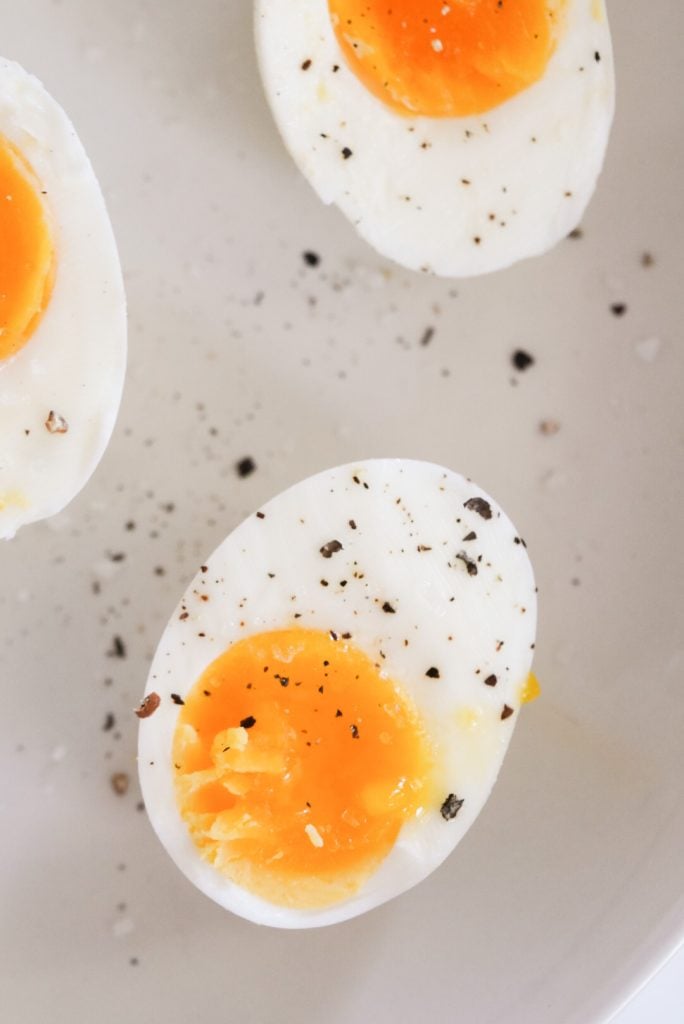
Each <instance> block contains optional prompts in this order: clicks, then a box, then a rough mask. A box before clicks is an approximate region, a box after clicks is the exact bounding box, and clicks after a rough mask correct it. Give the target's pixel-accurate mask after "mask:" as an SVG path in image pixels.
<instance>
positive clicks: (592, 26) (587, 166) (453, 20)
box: [255, 0, 614, 277]
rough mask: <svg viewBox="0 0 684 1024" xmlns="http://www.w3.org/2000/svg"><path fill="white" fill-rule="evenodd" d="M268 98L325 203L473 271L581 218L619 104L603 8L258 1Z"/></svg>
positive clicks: (396, 240) (425, 260) (376, 240)
mask: <svg viewBox="0 0 684 1024" xmlns="http://www.w3.org/2000/svg"><path fill="white" fill-rule="evenodd" d="M255 11H256V42H257V52H258V57H259V64H260V68H261V75H262V79H263V83H264V87H265V91H266V95H267V98H268V101H269V103H270V106H271V108H272V111H273V114H274V116H275V120H276V122H277V124H278V127H279V129H280V132H281V134H282V136H283V139H284V141H285V144H286V145H287V147H288V149H289V151H290V153H291V154H292V156H293V158H294V160H295V162H296V163H297V164H298V166H299V168H300V169H301V171H302V172H303V174H304V175H305V176H306V177H307V178H308V180H309V181H310V183H311V184H312V185H313V187H314V189H315V190H316V192H317V193H318V195H319V196H320V198H321V199H322V200H323V201H324V202H325V203H336V204H337V205H338V206H339V208H340V209H341V210H342V211H343V213H345V214H346V216H347V217H348V218H349V220H350V221H351V222H352V224H353V225H354V226H355V227H356V229H357V230H358V231H359V233H360V234H361V235H362V236H363V237H364V238H365V239H366V240H367V241H368V242H370V244H371V245H372V246H374V247H375V248H376V249H377V250H378V251H379V252H380V253H382V254H383V255H385V256H387V257H389V258H390V259H393V260H395V261H396V262H397V263H400V264H402V265H403V266H405V267H409V268H411V269H413V270H420V271H425V272H432V273H435V274H440V275H444V276H447V277H466V276H470V275H475V274H483V273H486V272H488V271H493V270H497V269H500V268H502V267H506V266H508V265H509V264H511V263H514V262H515V261H516V260H520V259H523V258H525V257H528V256H534V255H538V254H540V253H543V252H545V251H546V250H548V249H550V248H551V247H552V246H553V245H555V244H556V243H557V242H558V241H559V240H560V239H562V238H564V237H565V236H566V235H567V234H568V233H569V232H570V231H571V230H572V229H573V228H574V227H575V226H576V225H577V223H578V222H579V220H580V218H581V217H582V214H583V213H584V210H585V208H586V206H587V204H588V202H589V199H590V197H591V195H592V193H593V191H594V188H595V186H596V181H597V178H598V175H599V172H600V170H601V166H602V164H603V159H604V155H605V151H606V146H607V142H608V136H609V132H610V125H611V122H612V117H613V108H614V75H613V60H612V50H611V39H610V31H609V27H608V21H607V16H606V12H605V8H604V4H603V0H392V2H391V3H387V2H385V0H300V2H299V3H297V4H292V3H291V2H290V0H256V5H255Z"/></svg>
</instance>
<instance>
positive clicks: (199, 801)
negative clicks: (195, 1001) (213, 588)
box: [173, 628, 435, 908]
mask: <svg viewBox="0 0 684 1024" xmlns="http://www.w3.org/2000/svg"><path fill="white" fill-rule="evenodd" d="M173 760H174V769H175V786H176V796H177V801H178V806H179V809H180V812H181V815H182V817H183V819H184V821H185V823H186V824H187V826H188V829H189V831H190V834H191V836H192V838H193V840H194V842H195V844H196V845H197V846H198V848H199V849H200V851H201V853H202V855H203V856H204V857H205V859H207V860H208V861H210V862H211V863H213V864H214V865H215V866H216V867H217V868H218V869H219V870H221V871H222V872H224V873H225V874H226V875H227V876H228V877H229V878H231V879H233V880H234V881H236V882H237V883H238V884H240V885H242V886H244V887H245V888H247V889H249V890H251V891H252V892H254V893H256V894H257V895H259V896H261V897H263V898H265V899H268V900H269V901H270V902H272V903H279V904H281V905H286V906H292V907H300V908H304V907H320V906H327V905H330V904H332V903H336V902H339V901H340V900H343V899H345V898H347V897H349V896H350V895H352V894H353V893H354V892H355V891H356V890H357V889H358V888H359V886H360V885H361V884H362V883H363V882H364V881H365V880H366V879H367V878H368V876H369V875H370V874H371V873H372V872H373V871H374V870H375V869H376V868H377V866H378V865H379V864H380V862H381V861H382V860H383V859H384V857H386V855H387V854H388V853H389V851H390V850H391V848H392V846H393V844H394V841H395V840H396V838H397V835H398V833H399V830H400V828H401V826H402V825H403V824H404V822H406V821H408V820H409V819H411V818H415V817H416V816H417V815H419V814H420V813H421V809H422V808H423V807H424V806H426V805H427V804H428V803H432V804H434V802H435V800H434V794H433V792H432V782H431V778H432V768H433V761H432V755H431V751H430V747H429V745H428V741H427V738H426V736H425V733H424V731H423V729H422V726H421V724H420V721H419V718H418V714H417V712H416V710H415V708H414V707H413V706H412V704H411V703H410V702H409V700H408V698H407V697H406V696H405V695H403V694H402V693H401V692H400V691H399V689H398V688H397V687H396V686H395V685H394V684H393V683H392V682H391V681H390V680H388V679H386V678H382V677H381V676H380V674H379V671H378V667H377V666H376V665H374V663H373V662H372V661H371V660H370V659H369V658H368V657H367V656H366V655H365V654H364V653H362V652H361V651H360V650H358V649H357V648H355V647H354V646H353V645H352V644H351V643H348V642H347V641H345V640H342V639H340V640H338V641H335V640H333V639H332V637H331V636H330V635H329V634H327V633H321V632H318V631H317V630H305V629H296V628H293V629H288V630H281V631H277V632H271V633H260V634H257V635H255V636H252V637H249V638H247V639H245V640H241V641H239V642H238V643H236V644H235V645H234V646H232V647H230V648H229V649H228V650H227V651H226V652H225V653H224V654H222V655H221V656H220V657H219V658H217V659H216V661H214V662H213V663H212V664H211V665H210V666H209V668H208V669H207V670H206V671H205V673H204V674H203V675H202V676H201V678H200V679H199V681H198V682H197V683H196V684H195V686H194V687H193V689H192V690H191V692H190V694H189V695H188V696H187V697H186V698H185V706H184V707H181V709H180V713H179V717H178V723H177V726H176V732H175V736H174V742H173Z"/></svg>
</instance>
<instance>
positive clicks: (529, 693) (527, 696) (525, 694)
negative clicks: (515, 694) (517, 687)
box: [520, 672, 541, 704]
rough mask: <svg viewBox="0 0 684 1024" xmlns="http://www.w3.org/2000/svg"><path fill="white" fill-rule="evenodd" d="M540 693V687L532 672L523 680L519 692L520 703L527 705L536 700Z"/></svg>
mask: <svg viewBox="0 0 684 1024" xmlns="http://www.w3.org/2000/svg"><path fill="white" fill-rule="evenodd" d="M540 693H541V686H540V685H539V680H538V679H537V677H536V676H535V674H534V672H530V674H529V675H528V677H527V679H526V680H525V685H524V686H523V688H522V690H521V691H520V703H521V704H529V703H530V701H532V700H536V699H537V697H538V696H539V694H540Z"/></svg>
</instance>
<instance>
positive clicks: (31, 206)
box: [0, 135, 55, 362]
mask: <svg viewBox="0 0 684 1024" xmlns="http://www.w3.org/2000/svg"><path fill="white" fill-rule="evenodd" d="M54 274H55V251H54V246H53V243H52V238H51V234H50V229H49V225H48V220H47V216H46V211H45V204H44V202H43V198H42V196H41V188H40V184H39V182H38V181H37V179H36V176H35V174H34V172H33V170H32V168H31V167H30V166H29V164H28V163H27V162H26V160H24V158H23V157H22V155H21V154H20V153H19V151H18V150H17V149H16V148H15V147H14V146H13V145H12V144H11V143H10V142H8V140H7V139H5V138H3V136H2V135H0V362H2V360H3V359H7V358H9V356H12V355H14V353H15V352H18V351H19V349H20V348H22V347H23V345H24V344H25V343H26V342H27V341H28V339H29V338H30V337H31V334H32V333H33V331H34V330H35V328H36V326H37V325H38V322H39V320H40V317H41V316H42V314H43V311H44V310H45V307H46V306H47V304H48V302H49V299H50V294H51V292H52V285H53V281H54Z"/></svg>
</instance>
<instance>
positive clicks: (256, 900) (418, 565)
mask: <svg viewBox="0 0 684 1024" xmlns="http://www.w3.org/2000/svg"><path fill="white" fill-rule="evenodd" d="M535 626H536V596H535V585H534V577H533V574H532V567H531V565H530V561H529V558H528V555H527V550H526V547H525V544H524V542H523V541H522V539H521V538H520V536H519V535H518V533H517V531H516V529H515V527H514V526H513V524H512V523H511V522H510V520H509V519H508V518H507V517H506V515H505V514H504V513H503V512H502V511H501V509H500V508H499V507H498V506H497V504H496V503H495V502H494V501H493V500H492V499H491V498H490V497H489V496H488V495H486V494H485V493H484V492H483V491H482V490H481V489H480V488H479V487H477V486H476V485H474V484H473V483H471V482H470V481H469V480H466V479H464V478H463V477H462V476H459V475H458V474H457V473H454V472H452V471H451V470H448V469H444V468H443V467H441V466H437V465H433V464H431V463H426V462H415V461H409V460H401V459H378V460H370V461H365V462H358V463H354V464H351V465H347V466H341V467H338V468H336V469H331V470H327V471H326V472H323V473H320V474H318V475H317V476H314V477H311V478H310V479H308V480H304V481H303V482H301V483H299V484H296V485H295V486H293V487H291V488H290V489H289V490H287V491H285V492H284V493H282V494H280V495H278V496H277V497H275V498H274V499H273V500H271V501H270V502H268V503H267V504H266V505H264V506H263V507H262V508H260V509H259V510H258V511H257V512H256V513H255V514H254V515H251V516H250V517H249V518H248V519H246V520H245V521H244V522H243V523H242V524H241V525H240V526H239V527H238V528H237V529H236V530H234V531H233V533H231V534H230V535H229V536H228V537H227V539H226V540H225V541H224V542H223V543H222V544H221V545H220V546H219V547H218V548H217V550H216V551H215V552H214V553H213V555H212V556H211V557H210V558H209V559H208V560H207V562H206V564H205V565H203V566H201V568H200V571H199V572H198V574H197V576H196V577H195V579H194V580H193V581H192V583H191V584H190V586H189V588H188V590H187V591H186V593H185V594H184V596H183V598H182V600H181V602H180V604H179V606H178V608H177V609H176V611H175V612H174V614H173V616H172V618H171V620H170V622H169V624H168V626H167V628H166V630H165V632H164V635H163V636H162V638H161V641H160V644H159V647H158V649H157V652H156V655H155V658H154V662H153V665H152V668H151V671H150V675H149V679H148V684H147V690H146V696H145V698H144V700H143V702H142V704H141V705H140V707H139V709H138V712H137V713H138V715H139V717H140V718H141V722H140V730H139V771H140V780H141V785H142V791H143V797H144V801H145V806H146V808H147V811H148V814H149V817H150V820H151V822H152V825H153V826H154V829H155V830H156V832H157V834H158V836H159V838H160V839H161V841H162V843H163V844H164V846H165V847H166V849H167V851H168V853H169V854H170V855H171V857H172V858H173V859H174V861H175V862H176V864H177V865H178V867H179V868H180V869H181V871H183V872H184V873H185V875H187V877H188V878H189V879H190V880H191V881H192V882H194V883H195V885H197V886H198V888H200V889H201V890H202V891H203V892H204V893H206V894H207V895H208V896H210V897H211V898H212V899H214V900H215V901H216V902H217V903H219V904H221V905H222V906H224V907H226V908H227V909H229V910H232V911H233V912H234V913H236V914H239V915H241V916H242V917H245V918H247V919H249V920H251V921H255V922H257V923H261V924H269V925H273V926H276V927H282V928H303V927H314V926H318V925H325V924H331V923H334V922H337V921H342V920H345V919H346V918H350V917H354V916H355V915H357V914H361V913H363V912H364V911H366V910H369V909H370V908H372V907H374V906H377V905H378V904H380V903H383V902H384V901H386V900H388V899H390V898H391V897H393V896H396V895H398V894H399V893H401V892H403V891H404V890H406V889H408V888H410V887H411V886H413V885H415V884H416V883H417V882H419V881H420V880H421V879H423V878H424V877H425V876H426V875H428V874H429V873H430V872H431V871H433V870H434V869H435V868H436V867H437V866H438V865H439V864H440V863H441V862H442V861H443V860H444V858H445V857H446V856H447V855H448V854H449V853H450V852H451V851H452V850H453V848H454V847H455V846H456V844H457V843H458V842H459V840H460V839H461V838H462V837H463V835H464V834H465V833H466V831H467V830H468V828H469V827H470V825H471V824H472V823H473V821H474V820H475V818H476V817H477V815H478V813H479V812H480V810H481V809H482V807H483V805H484V803H485V802H486V799H487V797H488V795H489V792H490V790H491V788H492V786H493V784H494V782H495V780H496V777H497V774H498V772H499V768H500V766H501V763H502V760H503V757H504V754H505V752H506V748H507V746H508V743H509V740H510V738H511V734H512V731H513V728H514V726H515V723H516V721H517V718H518V714H519V710H520V706H521V703H522V702H524V701H525V700H527V699H530V698H531V697H532V696H533V695H534V692H533V691H534V685H535V684H534V677H532V676H530V667H531V662H532V655H533V648H534V639H535Z"/></svg>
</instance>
